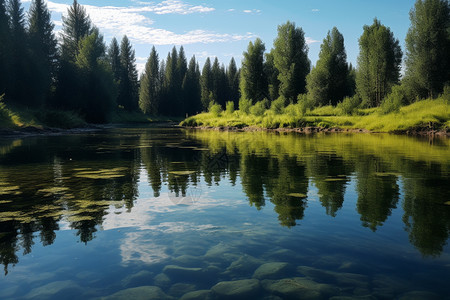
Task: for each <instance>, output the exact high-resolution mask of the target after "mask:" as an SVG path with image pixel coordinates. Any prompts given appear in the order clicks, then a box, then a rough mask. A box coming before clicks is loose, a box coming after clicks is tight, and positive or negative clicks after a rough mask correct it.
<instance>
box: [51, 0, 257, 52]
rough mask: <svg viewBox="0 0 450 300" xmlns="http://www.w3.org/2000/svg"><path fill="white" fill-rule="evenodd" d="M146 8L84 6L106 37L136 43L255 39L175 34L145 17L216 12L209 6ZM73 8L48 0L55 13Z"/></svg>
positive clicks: (170, 2) (171, 2) (172, 0)
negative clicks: (120, 38)
mask: <svg viewBox="0 0 450 300" xmlns="http://www.w3.org/2000/svg"><path fill="white" fill-rule="evenodd" d="M139 4H145V6H142V7H114V6H93V5H83V6H84V7H85V8H86V11H87V13H88V14H89V16H90V18H91V20H92V22H93V23H94V24H95V25H96V26H97V27H99V28H100V30H101V31H102V32H103V33H105V35H106V36H117V37H120V36H123V35H127V36H128V38H129V39H130V40H131V41H133V42H134V43H139V44H153V45H181V44H183V45H187V44H194V43H205V44H206V43H217V42H229V41H240V40H246V39H250V38H252V37H253V35H252V34H248V33H247V34H244V35H238V34H226V33H216V32H212V31H207V30H191V31H188V32H185V33H175V32H172V31H169V30H165V29H161V28H155V27H152V26H150V25H152V24H153V23H154V21H153V20H151V19H150V18H148V17H146V16H144V15H143V14H142V13H144V12H154V13H155V14H168V13H176V14H190V13H195V12H209V11H212V10H214V9H213V8H208V7H205V6H192V5H189V4H185V3H183V2H182V1H179V0H167V1H163V2H161V3H159V4H156V5H153V4H152V5H148V4H149V3H146V2H139ZM68 7H69V5H67V4H60V3H55V2H52V1H48V8H49V9H50V10H51V11H52V12H56V13H62V14H66V13H67V9H68Z"/></svg>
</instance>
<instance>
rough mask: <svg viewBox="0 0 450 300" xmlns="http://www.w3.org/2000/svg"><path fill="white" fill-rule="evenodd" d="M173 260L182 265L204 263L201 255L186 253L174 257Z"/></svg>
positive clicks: (191, 265) (192, 265)
mask: <svg viewBox="0 0 450 300" xmlns="http://www.w3.org/2000/svg"><path fill="white" fill-rule="evenodd" d="M173 262H175V263H176V264H177V265H179V266H182V267H194V266H201V265H202V264H203V263H204V261H203V259H202V258H201V257H199V256H194V255H188V254H185V255H180V256H178V257H176V258H174V259H173Z"/></svg>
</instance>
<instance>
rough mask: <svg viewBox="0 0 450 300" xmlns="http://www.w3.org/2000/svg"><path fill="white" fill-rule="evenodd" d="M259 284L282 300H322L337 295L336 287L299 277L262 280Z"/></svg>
mask: <svg viewBox="0 0 450 300" xmlns="http://www.w3.org/2000/svg"><path fill="white" fill-rule="evenodd" d="M261 284H262V286H263V288H264V289H265V290H266V291H267V292H269V293H271V294H273V295H277V296H280V297H281V298H283V299H306V300H307V299H322V298H327V297H330V296H334V295H338V294H339V289H338V288H336V287H333V286H331V285H329V284H323V283H317V282H314V281H312V280H309V279H306V278H300V277H296V278H285V279H281V280H263V281H262V283H261Z"/></svg>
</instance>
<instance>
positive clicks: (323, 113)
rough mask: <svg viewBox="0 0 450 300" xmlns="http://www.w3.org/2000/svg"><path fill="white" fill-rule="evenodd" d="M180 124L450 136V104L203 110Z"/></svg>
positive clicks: (418, 103)
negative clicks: (349, 110) (349, 111)
mask: <svg viewBox="0 0 450 300" xmlns="http://www.w3.org/2000/svg"><path fill="white" fill-rule="evenodd" d="M180 125H181V126H184V127H189V128H197V129H215V130H222V131H224V130H228V131H257V130H265V131H277V132H288V131H290V132H299V133H317V132H366V133H369V132H372V133H394V134H406V135H440V136H450V105H449V102H448V100H447V99H444V98H439V99H436V100H422V101H418V102H415V103H413V104H411V105H408V106H403V107H401V108H400V109H399V110H398V111H396V112H392V113H389V114H382V113H381V111H380V110H379V109H377V108H373V109H359V110H356V111H355V112H354V114H353V115H343V114H341V112H340V111H339V109H338V108H336V107H332V106H325V107H320V108H317V109H315V110H312V111H309V112H307V113H306V114H300V113H298V112H297V111H295V110H292V109H291V110H287V109H285V111H283V112H282V113H275V112H274V111H272V110H270V109H269V110H267V111H265V112H264V114H263V115H260V116H255V115H252V114H245V113H242V112H241V111H234V112H232V113H230V112H220V113H218V114H217V113H215V114H214V113H202V114H199V115H196V116H192V117H190V118H187V119H186V120H184V121H183V122H181V123H180Z"/></svg>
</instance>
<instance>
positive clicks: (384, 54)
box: [0, 0, 450, 122]
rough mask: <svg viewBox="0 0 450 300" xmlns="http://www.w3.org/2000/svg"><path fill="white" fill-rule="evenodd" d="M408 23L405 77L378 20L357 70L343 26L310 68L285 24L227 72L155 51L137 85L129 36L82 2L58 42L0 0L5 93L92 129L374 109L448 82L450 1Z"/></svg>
mask: <svg viewBox="0 0 450 300" xmlns="http://www.w3.org/2000/svg"><path fill="white" fill-rule="evenodd" d="M410 19H411V27H410V29H409V31H408V34H407V37H406V53H405V54H406V59H405V60H404V66H405V67H406V69H405V75H404V76H403V78H401V68H402V62H403V52H402V49H401V47H400V44H399V41H398V39H396V38H395V37H394V34H393V32H392V31H391V30H390V29H389V27H386V26H385V25H383V24H382V23H381V22H380V21H379V20H378V19H375V20H374V21H373V24H372V25H370V26H369V25H365V26H364V27H363V33H362V35H361V37H360V38H359V48H360V53H359V56H358V61H357V62H358V64H357V68H356V69H355V68H354V67H353V66H352V65H351V64H349V63H348V62H347V55H346V51H345V47H344V37H343V35H342V34H341V33H340V32H339V30H338V29H337V28H333V29H332V30H331V31H329V32H328V34H327V36H326V37H325V39H324V40H323V43H322V44H321V49H320V53H319V59H318V61H317V63H316V65H315V66H313V67H312V66H311V62H310V60H309V59H308V46H307V43H306V39H305V34H304V31H303V29H302V28H301V27H297V26H296V24H295V23H293V22H287V23H285V24H283V25H280V26H279V27H278V36H277V37H276V38H275V40H274V43H273V48H272V49H271V50H270V51H268V52H266V47H265V44H264V43H263V42H262V41H261V40H260V39H259V38H258V39H256V40H255V41H252V42H250V43H249V45H248V48H247V51H245V52H244V53H243V60H242V67H241V68H240V69H239V68H238V66H237V65H236V62H235V60H234V59H233V58H232V59H231V61H230V63H229V65H228V66H227V67H225V66H224V65H223V64H220V63H219V60H218V59H217V58H215V59H214V60H213V61H212V60H211V59H210V58H207V60H206V62H205V64H204V65H203V68H202V69H201V71H200V66H199V64H198V62H197V60H196V58H195V57H192V58H191V59H190V61H189V63H188V62H187V59H186V56H185V52H184V49H183V47H182V46H181V47H180V48H179V50H177V48H176V47H174V48H173V49H172V51H171V52H170V53H168V55H167V58H166V59H165V60H160V59H159V55H158V53H157V52H156V50H155V48H154V47H153V48H152V50H151V52H150V56H149V58H148V61H147V63H146V66H145V70H144V73H143V74H142V75H141V78H138V72H137V70H136V59H135V53H134V50H133V48H132V45H131V43H130V41H129V39H128V38H127V37H126V36H124V37H123V39H122V41H121V43H120V45H119V42H118V41H117V40H116V39H115V38H113V39H112V41H111V44H110V45H109V47H107V46H106V45H105V43H104V40H103V36H102V35H101V33H100V32H99V30H98V28H96V27H95V26H94V25H93V24H92V22H91V20H90V19H89V16H88V15H87V13H86V11H85V9H84V8H83V7H82V6H81V5H80V4H78V2H77V0H74V1H73V4H72V6H71V7H70V8H69V9H68V12H67V14H66V15H65V16H64V17H63V30H62V34H61V39H60V42H59V43H58V40H57V38H56V36H55V34H54V32H53V29H54V24H53V23H52V22H51V20H50V12H49V10H48V8H47V6H46V4H45V2H44V1H43V0H32V2H31V6H30V9H29V12H28V14H27V17H26V16H25V13H24V11H23V8H22V7H21V3H20V0H0V41H1V42H0V95H2V94H5V95H6V96H5V99H6V101H8V102H9V103H14V104H18V105H23V106H26V107H43V106H44V107H53V108H56V109H64V110H72V111H76V112H78V113H79V114H80V115H81V116H83V117H85V119H86V120H87V121H89V122H105V121H107V119H108V115H109V113H110V112H111V111H112V110H114V109H117V108H121V109H124V110H126V111H138V110H141V111H143V112H144V113H146V114H151V115H166V116H168V115H171V116H185V115H186V114H188V115H192V114H195V113H198V112H200V111H205V110H208V108H209V107H211V105H212V104H219V105H220V106H221V107H222V108H225V106H226V104H227V102H229V101H231V102H232V103H233V104H234V107H236V108H237V107H238V105H239V103H240V101H243V102H242V103H247V104H246V105H247V106H248V105H252V104H256V103H257V102H260V103H262V106H265V108H268V107H269V106H270V104H271V102H272V101H275V100H277V101H278V104H279V105H280V106H281V105H287V104H289V103H296V102H297V101H298V99H299V100H300V101H303V102H307V103H308V106H309V107H311V108H312V107H315V106H320V105H327V104H332V105H337V104H338V103H340V102H342V101H343V99H345V98H346V97H352V96H354V95H356V98H357V99H358V103H361V104H362V105H364V106H366V107H375V106H380V105H381V104H382V103H383V101H384V99H385V98H386V97H387V96H388V95H389V94H390V93H391V91H392V90H393V88H394V87H395V88H396V94H395V95H396V97H397V98H401V101H403V102H411V101H414V100H415V99H418V98H425V97H431V98H433V97H436V96H438V95H439V94H440V93H442V92H443V90H444V87H445V86H446V85H448V84H449V82H450V59H449V55H448V54H449V53H450V34H449V32H450V5H449V1H448V0H417V2H416V4H415V6H414V7H413V9H412V10H411V13H410ZM241 106H242V105H241Z"/></svg>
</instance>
